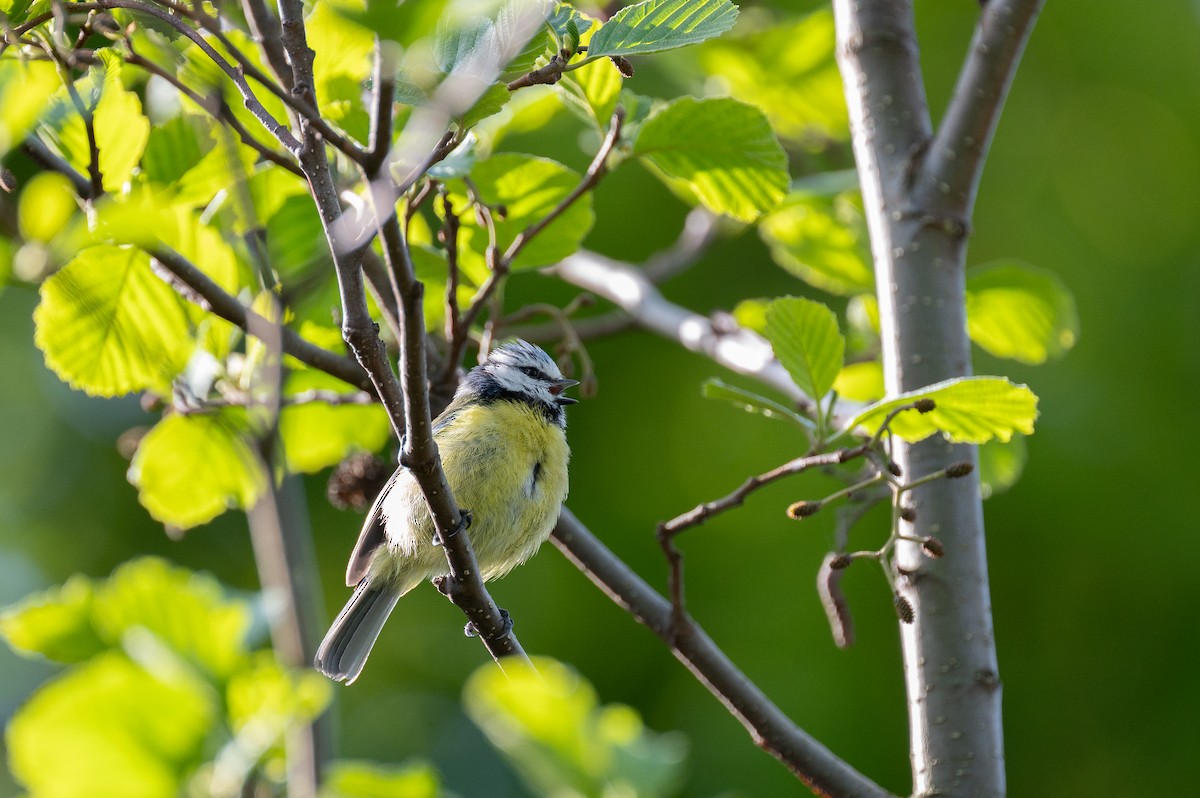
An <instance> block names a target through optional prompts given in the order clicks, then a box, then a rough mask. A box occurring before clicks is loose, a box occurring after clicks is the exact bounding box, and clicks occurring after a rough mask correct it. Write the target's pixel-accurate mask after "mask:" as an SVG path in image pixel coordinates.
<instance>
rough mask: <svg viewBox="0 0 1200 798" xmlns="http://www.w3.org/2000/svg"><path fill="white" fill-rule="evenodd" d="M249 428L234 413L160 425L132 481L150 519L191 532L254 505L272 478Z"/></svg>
mask: <svg viewBox="0 0 1200 798" xmlns="http://www.w3.org/2000/svg"><path fill="white" fill-rule="evenodd" d="M243 415H244V414H243ZM244 429H245V426H244V423H243V422H241V421H240V420H239V418H238V416H237V414H234V413H232V412H222V413H220V414H212V415H190V416H181V415H170V416H167V417H166V418H164V419H163V420H162V421H160V422H158V424H156V425H155V426H154V428H153V429H152V430H150V431H149V432H148V433H146V435H145V437H143V438H142V440H141V442H140V443H139V444H138V448H137V452H136V453H135V454H134V456H133V461H132V462H131V463H130V465H129V481H130V482H132V483H133V484H134V485H135V486H136V487H137V489H138V499H139V501H141V503H142V505H143V506H144V507H145V508H146V509H147V510H149V511H150V515H152V516H154V517H155V518H156V519H158V520H159V521H162V522H163V523H165V524H171V525H172V526H176V527H180V528H182V529H187V528H190V527H193V526H196V525H198V524H203V523H206V522H208V521H211V520H212V519H214V518H216V517H217V516H218V515H220V514H221V513H223V512H225V511H226V510H227V509H229V508H231V507H238V508H241V509H247V508H249V507H250V506H252V505H253V504H254V502H255V501H256V500H257V499H258V497H259V496H260V495H261V494H262V492H263V490H264V488H265V487H266V475H265V474H264V473H263V470H262V466H261V465H260V462H259V459H258V458H257V457H256V456H255V455H254V452H253V450H252V449H251V448H250V444H249V443H248V441H247V439H246V437H245V436H244V434H243V430H244Z"/></svg>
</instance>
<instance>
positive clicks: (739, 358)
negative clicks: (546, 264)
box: [546, 251, 813, 410]
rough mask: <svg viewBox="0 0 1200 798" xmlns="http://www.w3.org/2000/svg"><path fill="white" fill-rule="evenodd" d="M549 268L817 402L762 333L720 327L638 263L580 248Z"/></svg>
mask: <svg viewBox="0 0 1200 798" xmlns="http://www.w3.org/2000/svg"><path fill="white" fill-rule="evenodd" d="M546 272H547V273H549V274H554V275H556V276H558V277H561V278H562V279H563V280H565V281H567V282H568V283H571V284H572V285H575V286H578V287H580V288H582V289H584V290H586V291H590V292H591V293H593V294H596V295H597V296H601V297H604V298H605V299H607V300H609V301H610V302H612V303H614V304H615V305H617V306H618V307H619V308H621V309H622V310H624V311H625V312H626V313H628V314H629V315H630V316H632V317H633V319H634V321H635V322H636V323H637V324H638V325H639V326H640V327H642V328H644V329H647V330H650V331H651V332H655V333H658V334H659V335H661V336H663V337H665V338H670V339H671V340H674V341H678V342H679V343H680V344H682V345H683V346H684V347H685V348H687V349H690V350H692V351H693V352H700V353H702V354H705V355H707V356H709V357H711V358H712V359H713V360H715V361H717V362H718V363H720V364H721V365H722V366H724V367H726V368H728V369H730V370H731V371H734V372H737V373H738V374H745V375H747V376H751V377H754V378H756V379H758V380H760V381H762V382H764V383H766V384H767V385H769V386H771V387H772V388H774V389H775V390H777V391H779V392H780V393H782V394H783V395H784V396H786V397H788V398H789V399H791V400H792V401H793V402H795V403H796V404H797V405H798V406H799V407H801V408H803V409H805V410H811V409H812V408H813V402H812V399H811V398H809V397H808V396H806V395H805V394H804V393H803V392H802V391H800V389H799V388H797V387H796V383H795V382H793V381H792V378H791V376H790V375H789V374H788V373H787V370H785V369H784V368H783V366H782V365H780V363H779V361H778V360H776V359H775V355H774V353H773V352H772V351H771V345H770V344H769V343H767V341H766V340H765V339H764V338H763V337H762V336H760V335H758V334H757V333H755V332H751V331H750V330H747V329H743V328H737V329H735V330H732V331H729V332H724V331H718V330H717V329H716V328H715V327H714V326H713V323H712V321H711V320H710V319H707V318H705V317H704V316H701V315H699V314H698V313H692V312H691V311H689V310H686V309H685V308H681V307H680V306H678V305H676V304H674V303H672V302H670V301H668V300H667V299H666V298H664V297H663V295H662V293H661V292H660V291H659V290H658V289H657V288H656V287H655V286H654V284H653V283H651V282H650V280H648V279H647V278H646V276H645V275H644V274H642V273H641V272H640V271H639V270H638V269H636V268H634V267H633V266H631V265H629V264H627V263H622V262H620V261H616V260H613V259H612V258H607V257H605V256H603V255H599V254H597V253H595V252H587V251H581V252H578V253H576V254H574V255H571V256H570V257H568V258H566V259H565V260H563V261H562V262H561V263H559V264H558V265H556V266H552V267H550V268H549V269H547V270H546Z"/></svg>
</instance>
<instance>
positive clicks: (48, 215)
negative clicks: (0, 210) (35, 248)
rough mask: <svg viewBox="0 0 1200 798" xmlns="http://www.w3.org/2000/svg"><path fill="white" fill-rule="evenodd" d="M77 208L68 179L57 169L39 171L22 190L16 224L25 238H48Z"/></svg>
mask: <svg viewBox="0 0 1200 798" xmlns="http://www.w3.org/2000/svg"><path fill="white" fill-rule="evenodd" d="M78 211H79V202H78V200H77V199H76V198H75V189H74V188H73V187H72V185H71V181H70V180H68V179H67V178H66V177H64V176H63V175H60V174H58V173H57V172H39V173H38V174H35V175H34V176H33V177H31V178H30V179H29V181H28V182H27V183H25V185H24V187H23V188H22V190H21V196H20V199H19V201H18V203H17V224H18V227H19V229H20V232H21V235H22V236H23V237H24V238H25V240H27V241H42V242H50V241H52V240H53V239H54V237H55V236H57V235H58V234H59V233H61V232H62V231H63V228H65V227H66V226H67V222H68V221H70V219H71V217H72V216H74V215H75V214H76V213H77V212H78Z"/></svg>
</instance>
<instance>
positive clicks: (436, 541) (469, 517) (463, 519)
mask: <svg viewBox="0 0 1200 798" xmlns="http://www.w3.org/2000/svg"><path fill="white" fill-rule="evenodd" d="M474 520H475V516H474V515H473V514H472V513H471V511H470V510H467V509H465V508H461V507H460V508H459V510H458V526H456V527H454V529H451V530H450V532H449V534H447V535H446V538H452V537H454V536H455V535H457V534H458V533H459V532H462V531H463V530H465V529H470V528H471V522H472V521H474ZM446 538H443V537H442V533H441V532H438V531H437V530H434V533H433V545H435V546H441V545H442V544H443V543H445V542H446Z"/></svg>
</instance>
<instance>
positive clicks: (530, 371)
mask: <svg viewBox="0 0 1200 798" xmlns="http://www.w3.org/2000/svg"><path fill="white" fill-rule="evenodd" d="M521 373H522V374H524V375H525V376H526V377H529V378H531V379H535V380H544V379H546V375H545V374H543V373H542V372H540V371H538V370H537V369H535V368H534V367H533V366H522V367H521Z"/></svg>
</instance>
